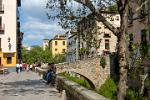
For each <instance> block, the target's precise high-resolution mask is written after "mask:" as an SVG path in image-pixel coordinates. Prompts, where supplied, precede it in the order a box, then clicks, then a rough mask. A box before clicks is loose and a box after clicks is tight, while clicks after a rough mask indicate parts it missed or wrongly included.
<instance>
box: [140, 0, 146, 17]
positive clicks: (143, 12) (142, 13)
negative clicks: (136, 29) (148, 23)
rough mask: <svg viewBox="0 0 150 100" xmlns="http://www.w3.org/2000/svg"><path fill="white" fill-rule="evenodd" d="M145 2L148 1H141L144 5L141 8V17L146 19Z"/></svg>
mask: <svg viewBox="0 0 150 100" xmlns="http://www.w3.org/2000/svg"><path fill="white" fill-rule="evenodd" d="M144 2H146V0H141V4H143V5H142V8H141V17H144V16H145V15H146V6H145V3H144Z"/></svg>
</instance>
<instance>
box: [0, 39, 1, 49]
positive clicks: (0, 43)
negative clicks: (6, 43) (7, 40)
mask: <svg viewBox="0 0 150 100" xmlns="http://www.w3.org/2000/svg"><path fill="white" fill-rule="evenodd" d="M0 51H1V38H0Z"/></svg>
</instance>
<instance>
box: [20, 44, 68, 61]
mask: <svg viewBox="0 0 150 100" xmlns="http://www.w3.org/2000/svg"><path fill="white" fill-rule="evenodd" d="M22 55H23V62H24V63H28V64H33V63H37V62H43V63H52V62H53V63H61V62H64V61H65V57H64V55H56V56H53V55H52V52H51V51H50V49H48V48H46V50H43V48H41V47H40V46H35V47H33V48H32V49H31V50H30V51H28V50H26V49H23V50H22Z"/></svg>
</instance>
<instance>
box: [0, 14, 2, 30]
mask: <svg viewBox="0 0 150 100" xmlns="http://www.w3.org/2000/svg"><path fill="white" fill-rule="evenodd" d="M0 29H2V17H1V16H0Z"/></svg>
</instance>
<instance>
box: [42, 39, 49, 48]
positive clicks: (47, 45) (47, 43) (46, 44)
mask: <svg viewBox="0 0 150 100" xmlns="http://www.w3.org/2000/svg"><path fill="white" fill-rule="evenodd" d="M49 41H50V40H49V39H43V50H45V49H46V47H49Z"/></svg>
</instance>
